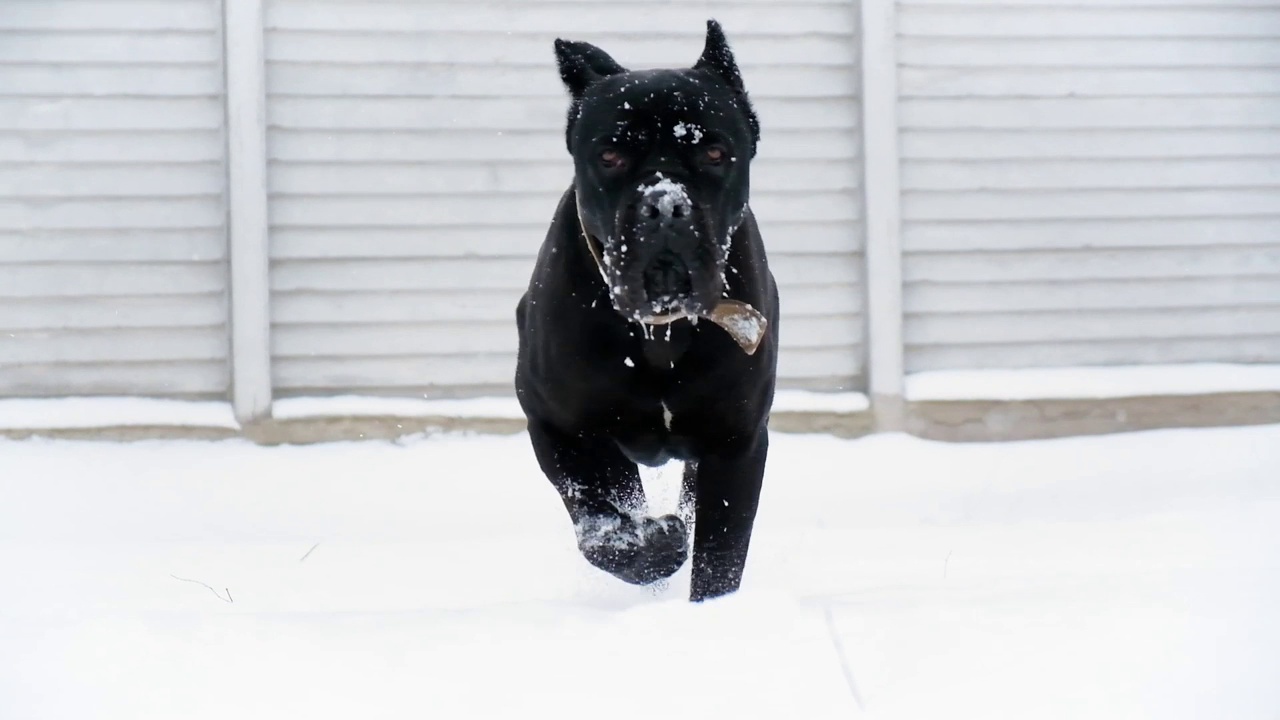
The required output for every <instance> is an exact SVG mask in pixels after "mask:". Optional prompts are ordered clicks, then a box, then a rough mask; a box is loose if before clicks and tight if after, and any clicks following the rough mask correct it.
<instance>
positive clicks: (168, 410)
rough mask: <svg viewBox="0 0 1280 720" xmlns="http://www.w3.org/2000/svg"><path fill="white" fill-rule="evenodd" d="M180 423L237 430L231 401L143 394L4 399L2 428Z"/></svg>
mask: <svg viewBox="0 0 1280 720" xmlns="http://www.w3.org/2000/svg"><path fill="white" fill-rule="evenodd" d="M138 426H180V427H215V428H230V429H237V428H239V427H240V425H239V423H237V422H236V419H235V414H234V413H233V412H232V410H231V405H230V403H226V402H188V401H182V400H161V399H158V398H142V397H67V398H30V399H28V398H11V399H4V400H0V429H5V430H13V429H16V430H45V429H50V428H64V429H78V428H103V427H138Z"/></svg>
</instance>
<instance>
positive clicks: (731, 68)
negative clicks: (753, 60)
mask: <svg viewBox="0 0 1280 720" xmlns="http://www.w3.org/2000/svg"><path fill="white" fill-rule="evenodd" d="M693 67H694V69H696V70H710V71H711V72H713V73H715V74H716V75H718V76H720V79H722V80H724V81H725V82H726V83H728V84H729V87H731V88H733V90H734V92H739V93H745V92H746V91H747V90H746V88H745V87H744V86H743V85H742V73H740V72H738V63H737V62H735V61H734V59H733V50H731V49H729V41H728V40H725V37H724V30H722V29H721V28H720V23H718V22H716V21H715V20H708V21H707V42H706V45H704V46H703V48H702V57H700V58H698V62H696V63H694V66H693Z"/></svg>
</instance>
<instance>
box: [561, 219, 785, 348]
mask: <svg viewBox="0 0 1280 720" xmlns="http://www.w3.org/2000/svg"><path fill="white" fill-rule="evenodd" d="M575 201H576V199H575ZM577 210H578V227H579V228H580V229H581V231H582V239H583V240H585V241H586V243H587V250H588V251H590V252H591V258H592V259H593V260H595V263H596V268H597V269H598V270H599V271H600V277H602V278H604V283H605V286H606V287H608V286H609V275H608V273H607V272H606V271H605V267H604V260H603V259H602V257H601V249H600V248H599V247H597V241H596V240H595V238H593V237H591V234H590V233H588V232H587V224H586V223H585V222H583V221H582V205H581V204H578V205H577ZM693 318H703V319H706V320H709V321H711V322H713V323H715V324H716V325H718V326H720V327H721V328H722V329H723V330H724V331H725V332H727V333H729V337H731V338H733V341H734V342H735V343H737V344H738V347H740V348H742V351H743V352H745V353H746V354H748V355H754V354H755V352H756V350H757V349H758V348H759V347H760V343H761V342H763V341H764V336H765V331H766V330H767V329H768V327H769V320H768V318H766V317H765V316H764V315H763V314H761V312H760V311H759V310H756V309H755V308H753V307H751V305H750V304H748V303H744V302H742V301H741V300H731V299H729V298H724V299H721V300H720V301H719V302H718V303H716V305H715V307H713V308H712V309H711V310H710V311H709V312H706V313H701V314H698V315H694V314H691V313H688V312H686V311H684V310H677V311H675V312H667V313H663V314H661V315H653V316H650V317H647V318H643V319H641V320H639V322H641V323H643V324H645V325H669V324H671V323H673V322H676V321H678V320H686V319H693Z"/></svg>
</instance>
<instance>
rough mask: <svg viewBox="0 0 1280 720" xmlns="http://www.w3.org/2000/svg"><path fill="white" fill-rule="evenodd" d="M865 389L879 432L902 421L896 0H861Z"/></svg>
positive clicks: (897, 426)
mask: <svg viewBox="0 0 1280 720" xmlns="http://www.w3.org/2000/svg"><path fill="white" fill-rule="evenodd" d="M860 6H861V12H862V17H861V27H862V43H861V45H862V62H861V63H860V64H861V67H862V142H863V156H862V157H863V167H864V176H863V188H864V189H863V192H864V197H865V213H866V229H867V237H866V267H867V277H866V287H867V347H868V351H867V368H868V374H869V382H868V386H869V387H868V391H869V392H868V394H869V395H870V396H871V408H872V414H873V416H874V420H875V426H876V429H877V430H881V431H891V432H892V431H900V430H903V429H904V428H905V426H906V417H905V415H906V406H905V402H904V400H903V384H904V377H903V372H904V371H903V355H904V348H903V335H902V238H901V226H902V218H901V207H900V202H901V201H900V191H901V183H900V182H899V172H898V59H897V0H861V3H860Z"/></svg>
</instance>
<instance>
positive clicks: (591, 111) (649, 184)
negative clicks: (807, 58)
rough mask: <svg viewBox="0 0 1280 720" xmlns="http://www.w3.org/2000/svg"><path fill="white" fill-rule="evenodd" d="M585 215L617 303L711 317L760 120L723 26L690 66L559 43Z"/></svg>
mask: <svg viewBox="0 0 1280 720" xmlns="http://www.w3.org/2000/svg"><path fill="white" fill-rule="evenodd" d="M555 52H556V58H557V60H558V62H559V68H560V77H561V79H562V80H563V81H564V84H565V86H566V87H567V88H568V90H569V94H570V96H571V103H570V107H569V113H568V122H567V127H566V131H565V136H566V143H567V145H568V149H569V152H570V154H571V155H572V156H573V160H574V167H575V191H576V194H577V198H578V214H579V220H580V222H581V223H582V226H583V231H584V232H585V233H586V234H587V236H588V240H587V242H589V243H594V245H593V253H594V254H596V256H597V259H598V261H599V264H600V266H601V273H602V275H603V276H604V279H605V282H606V284H607V285H608V286H609V289H610V296H611V297H612V299H613V305H614V307H615V308H616V309H617V310H618V312H620V313H621V314H623V315H624V316H626V317H628V318H630V319H633V320H645V319H649V318H653V317H656V316H661V315H665V314H667V313H673V312H682V313H687V314H690V315H704V314H707V313H709V312H711V311H712V309H713V308H714V307H715V305H716V303H717V302H718V301H719V300H720V298H721V296H722V295H723V293H724V288H725V286H726V279H725V269H726V263H727V260H728V255H729V249H730V242H731V238H732V236H733V233H734V231H735V230H736V229H737V228H738V225H739V224H740V223H741V222H742V221H743V218H744V216H745V214H746V211H747V201H748V196H749V188H750V183H749V179H750V174H749V166H750V163H751V160H752V158H754V157H755V153H756V145H757V143H758V142H759V139H760V127H759V121H758V120H757V118H756V114H755V111H754V110H753V109H752V107H751V103H750V101H749V100H748V98H747V92H746V89H745V88H744V86H743V82H742V75H741V73H740V72H739V70H738V66H737V63H736V62H735V60H734V57H733V53H732V51H731V50H730V49H729V45H728V43H727V41H726V40H725V36H724V33H723V31H722V30H721V29H720V25H719V24H718V23H716V22H715V21H714V20H711V21H708V22H707V35H706V44H705V47H704V49H703V51H702V56H701V57H700V58H699V59H698V61H697V62H696V63H695V64H694V65H693V66H692V67H690V68H680V69H662V70H636V71H631V70H628V69H626V68H624V67H622V66H621V65H619V64H618V63H617V62H616V61H614V59H613V58H612V57H610V56H609V55H608V53H606V52H605V51H603V50H601V49H600V48H598V47H596V46H594V45H591V44H589V43H583V42H569V41H565V40H556V42H555Z"/></svg>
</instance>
